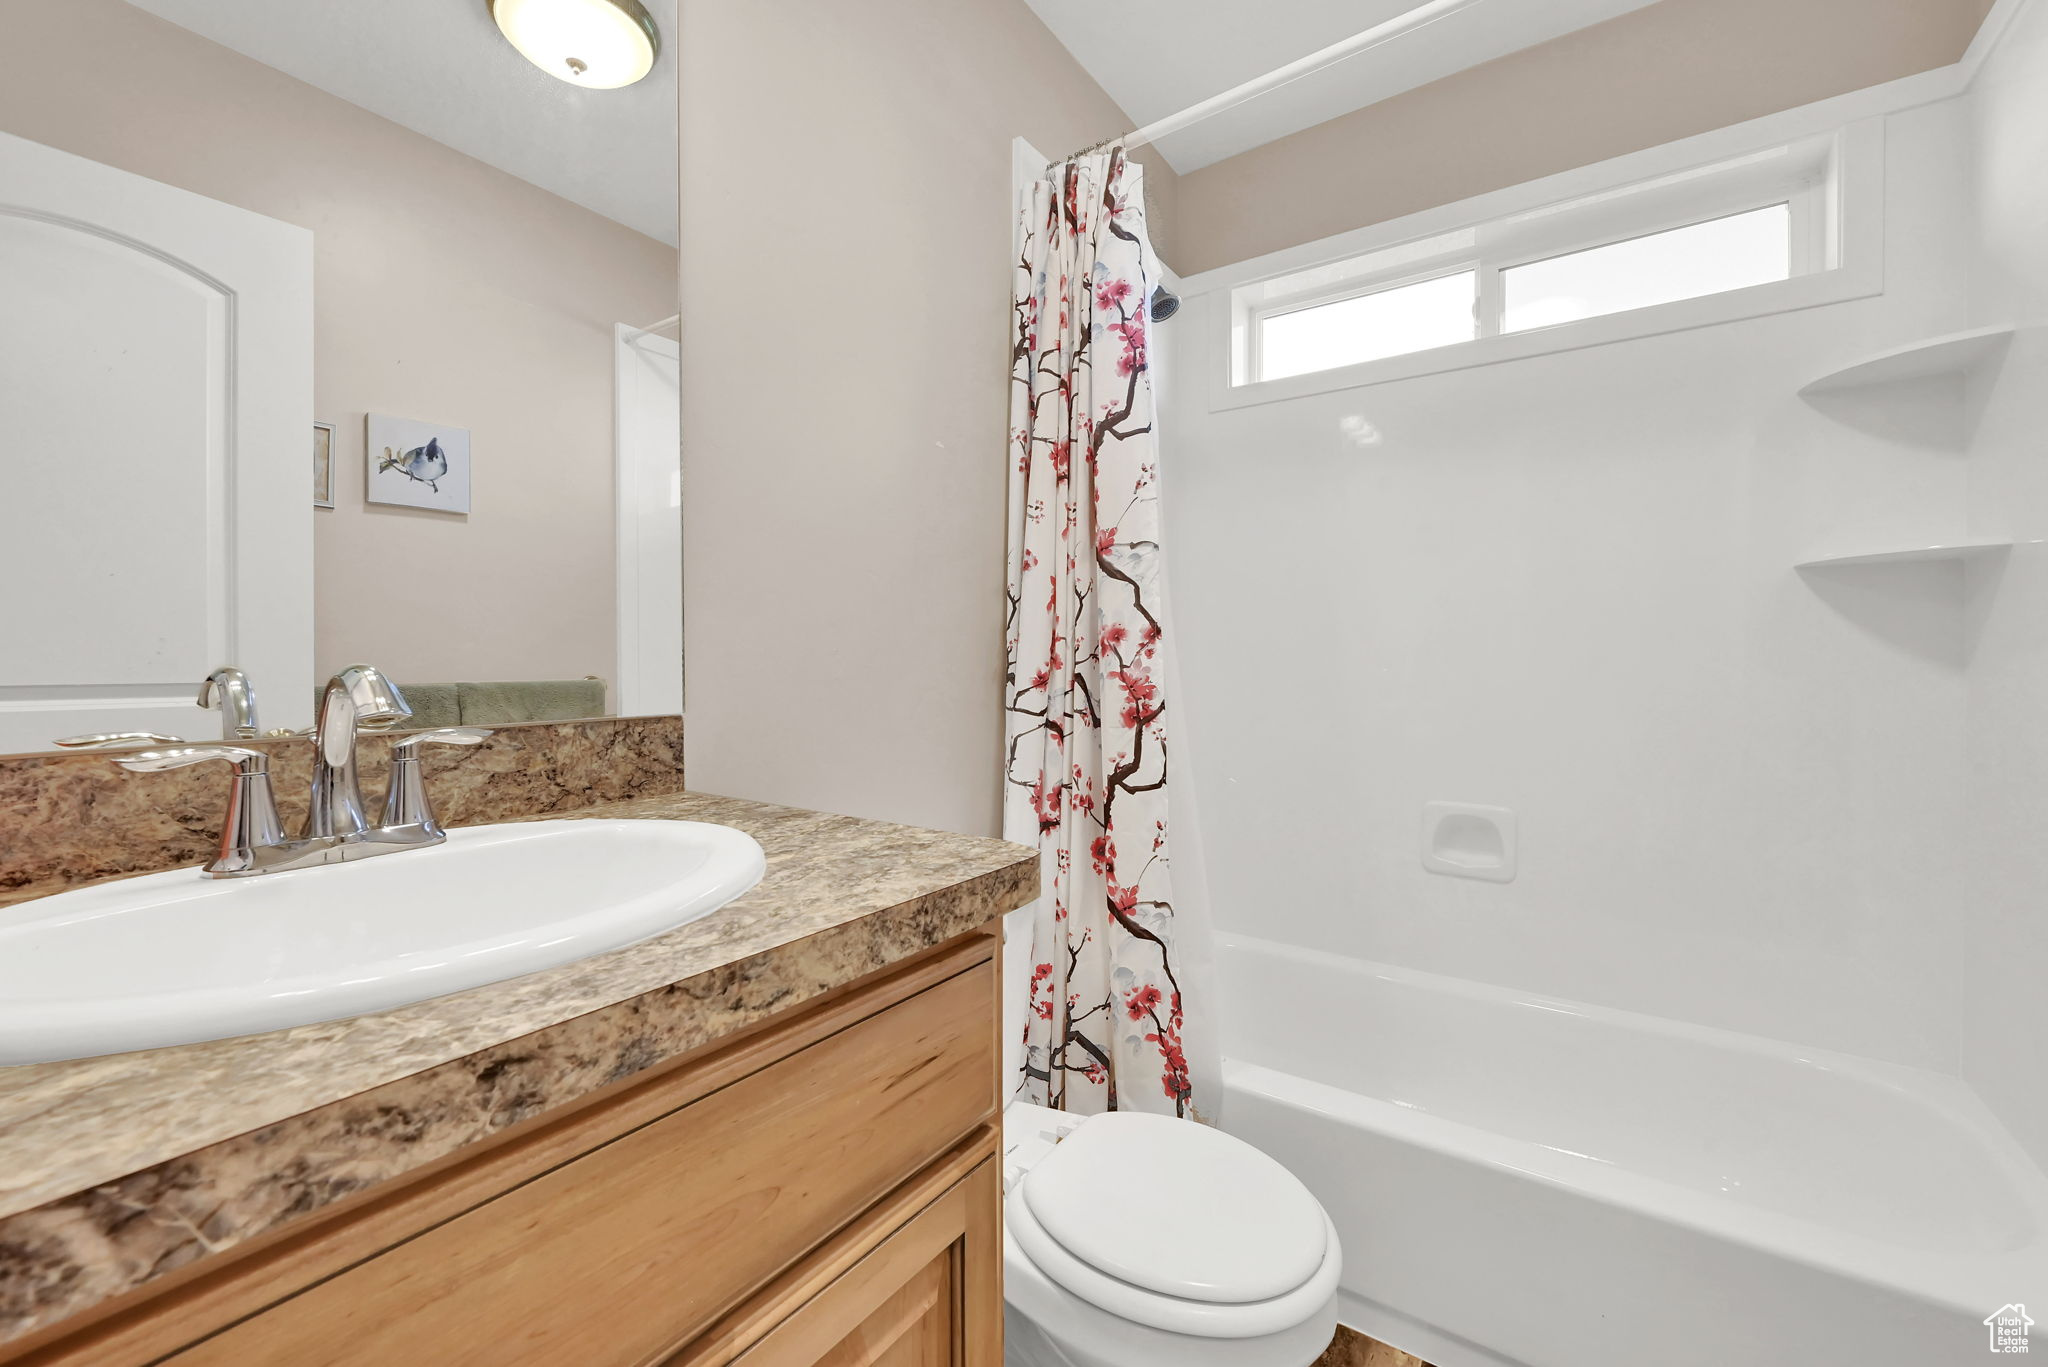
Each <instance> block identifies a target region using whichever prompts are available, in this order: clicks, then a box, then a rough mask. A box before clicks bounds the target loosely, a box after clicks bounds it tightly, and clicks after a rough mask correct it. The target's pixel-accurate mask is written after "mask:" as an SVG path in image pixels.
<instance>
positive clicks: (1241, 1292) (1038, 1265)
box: [1003, 1102, 1342, 1367]
mask: <svg viewBox="0 0 2048 1367" xmlns="http://www.w3.org/2000/svg"><path fill="white" fill-rule="evenodd" d="M1003 1149H1004V1159H1003V1187H1004V1191H1005V1193H1006V1194H1005V1198H1004V1217H1003V1218H1004V1224H1005V1226H1006V1228H1005V1230H1004V1238H1003V1259H1004V1266H1003V1279H1004V1285H1003V1297H1004V1301H1005V1306H1004V1328H1005V1332H1006V1334H1007V1337H1008V1340H1009V1349H1008V1352H1007V1353H1006V1354H1005V1361H1006V1363H1007V1365H1008V1367H1309V1364H1310V1363H1313V1362H1314V1361H1315V1360H1316V1358H1317V1356H1319V1355H1320V1354H1321V1353H1322V1351H1323V1349H1325V1348H1327V1347H1328V1346H1329V1343H1330V1336H1331V1335H1332V1334H1333V1333H1335V1332H1336V1326H1337V1277H1338V1274H1339V1272H1340V1271H1341V1270H1342V1265H1341V1258H1340V1256H1339V1252H1338V1248H1337V1231H1336V1229H1335V1228H1334V1227H1333V1226H1332V1225H1331V1224H1330V1218H1329V1216H1327V1215H1325V1214H1324V1213H1323V1208H1322V1206H1320V1205H1319V1204H1317V1202H1316V1199H1315V1197H1313V1196H1311V1195H1310V1194H1309V1191H1308V1188H1306V1187H1304V1186H1303V1185H1302V1184H1301V1183H1300V1181H1299V1180H1297V1179H1296V1178H1295V1176H1294V1174H1292V1173H1290V1172H1288V1171H1287V1169H1285V1168H1283V1167H1281V1166H1280V1164H1278V1163H1276V1162H1275V1161H1273V1160H1272V1159H1271V1158H1268V1157H1267V1156H1266V1155H1265V1154H1263V1153H1261V1152H1259V1151H1258V1150H1257V1149H1255V1148H1253V1147H1252V1146H1251V1145H1249V1144H1247V1143H1245V1142H1244V1141H1243V1140H1240V1139H1234V1138H1232V1137H1231V1136H1229V1135H1227V1134H1224V1133H1223V1132H1222V1131H1220V1130H1215V1129H1211V1128H1210V1127H1208V1126H1206V1125H1198V1124H1194V1123H1192V1122H1189V1121H1185V1120H1174V1119H1172V1118H1171V1117H1168V1116H1157V1115H1139V1114H1135V1113H1132V1112H1115V1113H1112V1114H1109V1115H1098V1116H1074V1115H1068V1114H1065V1113H1064V1112H1060V1111H1053V1110H1047V1109H1046V1108H1045V1107H1043V1106H1033V1105H1029V1104H1027V1103H1025V1102H1014V1103H1012V1104H1011V1106H1010V1108H1009V1110H1008V1111H1006V1112H1005V1113H1004V1116H1003Z"/></svg>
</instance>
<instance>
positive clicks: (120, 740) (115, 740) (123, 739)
mask: <svg viewBox="0 0 2048 1367" xmlns="http://www.w3.org/2000/svg"><path fill="white" fill-rule="evenodd" d="M184 743H185V738H184V737H183V736H167V735H165V734H164V733H163V732H161V731H95V732H93V733H92V734H90V735H85V736H60V737H58V738H57V739H56V740H53V741H51V742H50V744H52V745H61V746H63V747H64V748H65V749H67V750H103V749H105V748H106V747H108V746H110V745H183V744H184Z"/></svg>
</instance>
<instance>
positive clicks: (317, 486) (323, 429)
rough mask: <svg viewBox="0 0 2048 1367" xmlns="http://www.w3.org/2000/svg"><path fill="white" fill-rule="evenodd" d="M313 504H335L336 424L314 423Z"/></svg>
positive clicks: (327, 506) (320, 506)
mask: <svg viewBox="0 0 2048 1367" xmlns="http://www.w3.org/2000/svg"><path fill="white" fill-rule="evenodd" d="M313 506H314V507H315V508H332V507H333V506H334V424H333V423H331V422H316V423H314V424H313Z"/></svg>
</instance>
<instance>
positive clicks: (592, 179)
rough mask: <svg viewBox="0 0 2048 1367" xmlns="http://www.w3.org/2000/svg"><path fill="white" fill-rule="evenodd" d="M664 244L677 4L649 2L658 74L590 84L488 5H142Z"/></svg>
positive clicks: (672, 233)
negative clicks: (565, 72) (543, 58)
mask: <svg viewBox="0 0 2048 1367" xmlns="http://www.w3.org/2000/svg"><path fill="white" fill-rule="evenodd" d="M129 3H131V4H133V5H135V6H137V7H138V8H140V9H145V10H148V11H149V12H150V13H152V14H155V15H159V16H161V17H162V18H165V19H168V20H170V21H171V22H172V23H174V24H177V25H178V26H179V27H181V28H187V29H190V30H191V31H192V32H194V33H197V34H199V35H200V36H202V37H205V38H210V39H212V40H213V41H214V42H216V43H219V44H221V45H222V46H224V47H230V48H233V49H234V50H235V51H237V52H240V53H242V54H243V55H244V56H248V57H253V58H255V59H256V60H257V61H259V62H262V63H264V64H265V65H266V66H272V67H275V68H277V69H278V70H279V71H283V72H285V73H287V74H288V75H292V76H296V77H298V78H299V79H300V80H302V81H305V82H306V83H307V84H309V85H314V86H318V87H319V88H320V89H322V90H325V91H327V92H328V93H329V94H332V95H338V96H340V97H341V98H342V99H344V100H347V101H349V102H350V103H351V104H357V105H361V106H362V107H363V108H364V109H367V110H370V111H371V112H372V113H375V114H381V115H382V116H383V117H385V118H387V119H390V120H391V121H392V122H394V123H399V124H403V125H404V126H405V127H407V128H410V129H412V130H413V131H414V132H416V133H423V134H425V135H426V136H427V137H430V138H432V139H434V140H435V141H436V142H440V143H445V144H447V145H448V146H450V147H453V148H454V149H456V150H457V151H458V152H465V153H467V154H468V155H470V156H472V157H475V158H476V159H477V160H479V161H482V162H487V163H489V164H490V165H492V166H495V167H497V168H498V169H500V170H502V171H508V172H510V173H511V174H513V175H515V176H518V177H519V178H520V179H522V180H526V181H530V182H532V183H533V184H535V185H538V186H540V187H541V188H542V189H544V190H551V191H553V192H554V193H555V194H558V195H560V196H562V197H563V198H564V199H568V200H573V201H574V202H576V203H578V204H581V205H583V206H584V207H585V208H587V209H593V210H595V211H596V212H598V213H600V214H603V215H604V216H605V217H607V218H611V219H616V220H617V221H618V222H620V223H623V224H625V225H626V226H627V227H629V228H635V229H638V230H639V231H640V232H643V233H645V234H647V235H648V236H649V237H654V238H659V239H660V240H661V241H663V242H668V243H671V244H672V243H674V242H675V240H676V64H675V56H674V54H673V52H672V51H671V50H670V48H669V45H668V44H669V40H670V38H671V37H672V36H673V35H674V34H675V32H676V0H643V3H645V4H646V5H647V9H648V12H649V13H650V14H652V15H653V16H654V20H655V23H656V24H657V25H658V26H659V27H660V29H661V32H662V38H663V47H662V51H661V55H660V57H659V58H658V59H657V60H656V62H655V65H654V70H653V71H652V72H650V73H649V74H648V76H647V77H646V79H644V80H642V81H640V82H639V83H637V84H635V85H630V86H627V87H626V88H625V89H623V90H583V89H579V88H578V87H576V86H573V85H570V84H569V83H568V82H566V81H558V80H556V79H555V78H554V77H552V76H550V75H548V74H547V73H546V72H544V71H542V70H540V69H539V68H538V67H536V66H534V65H532V64H531V63H530V62H528V61H527V60H526V59H525V58H524V57H521V56H520V55H519V54H518V52H516V51H514V50H513V47H512V45H511V44H510V43H508V42H506V41H505V39H504V38H503V37H502V36H501V35H500V34H499V32H498V28H497V25H496V24H494V23H492V22H491V16H490V13H489V12H488V11H487V10H486V8H485V6H484V0H326V2H325V3H314V0H129Z"/></svg>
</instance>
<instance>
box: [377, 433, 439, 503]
mask: <svg viewBox="0 0 2048 1367" xmlns="http://www.w3.org/2000/svg"><path fill="white" fill-rule="evenodd" d="M377 469H378V471H379V472H380V473H381V472H383V471H385V470H396V471H398V473H400V474H401V475H404V476H405V477H406V478H407V479H410V480H414V481H416V482H417V483H420V484H424V485H426V486H427V487H428V488H429V489H432V490H433V491H434V492H435V493H437V494H438V493H440V492H441V477H442V476H443V475H445V474H447V473H448V453H447V452H446V451H445V450H443V449H442V447H441V439H440V438H439V437H428V438H427V444H426V445H425V446H415V447H413V448H412V449H411V450H410V451H407V452H405V453H403V454H400V453H399V452H397V451H395V450H393V449H392V448H391V447H389V446H387V447H385V448H384V459H383V460H381V461H379V462H378V463H377Z"/></svg>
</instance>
